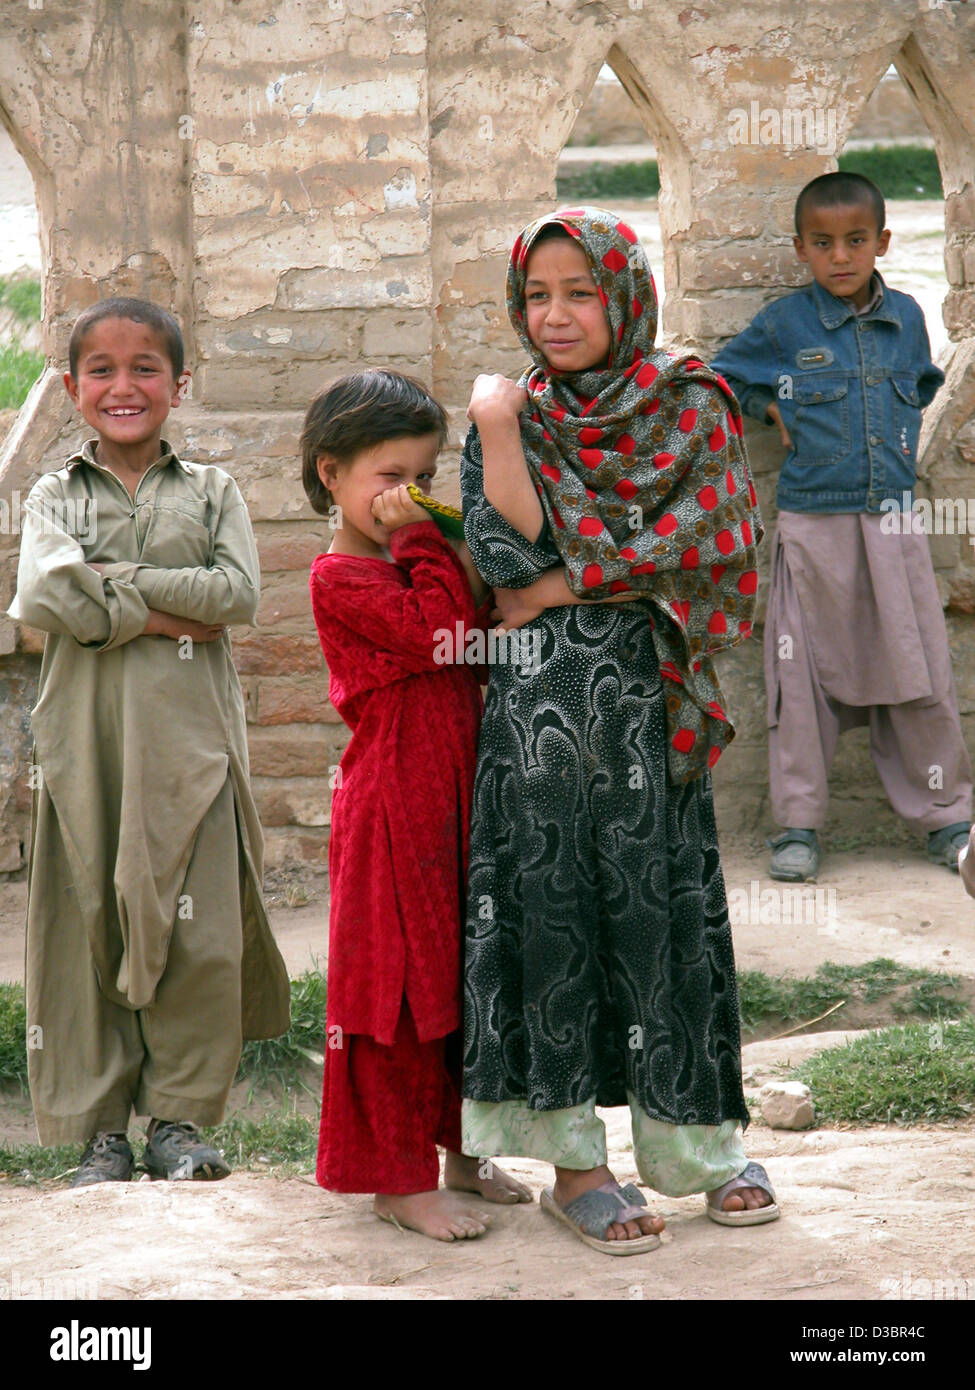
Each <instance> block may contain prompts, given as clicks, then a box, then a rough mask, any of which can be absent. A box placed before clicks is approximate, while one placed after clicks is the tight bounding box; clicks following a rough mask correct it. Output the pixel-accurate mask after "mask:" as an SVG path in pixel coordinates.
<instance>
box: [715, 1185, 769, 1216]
mask: <svg viewBox="0 0 975 1390" xmlns="http://www.w3.org/2000/svg"><path fill="white" fill-rule="evenodd" d="M714 1190H715V1191H717V1188H715V1189H714ZM708 1195H710V1194H708ZM771 1205H772V1198H771V1197H770V1196H769V1195H768V1193H767V1192H766V1191H765V1189H764V1188H761V1187H739V1188H738V1189H737V1190H736V1191H734V1192H729V1193H728V1195H727V1197H726V1198H725V1199H724V1201H723V1202H722V1203H721V1210H722V1211H757V1210H758V1208H759V1207H770V1206H771Z"/></svg>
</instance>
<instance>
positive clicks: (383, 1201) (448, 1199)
mask: <svg viewBox="0 0 975 1390" xmlns="http://www.w3.org/2000/svg"><path fill="white" fill-rule="evenodd" d="M372 1209H373V1211H374V1212H375V1213H376V1215H377V1216H378V1217H380V1218H381V1219H382V1220H383V1221H392V1222H393V1224H394V1225H398V1226H406V1227H408V1228H409V1229H410V1230H411V1231H419V1233H420V1235H421V1236H430V1237H431V1238H432V1239H433V1240H471V1239H473V1238H474V1236H482V1235H483V1234H484V1232H485V1231H486V1230H487V1228H488V1225H489V1223H490V1220H491V1218H490V1217H489V1216H486V1215H485V1214H484V1213H482V1212H479V1211H477V1210H476V1208H475V1207H473V1206H472V1205H471V1204H470V1203H469V1202H465V1201H464V1200H463V1198H461V1197H455V1196H454V1194H453V1193H452V1192H445V1191H444V1190H442V1189H441V1188H434V1190H433V1191H431V1192H410V1193H407V1194H405V1195H404V1194H400V1193H387V1192H377V1193H376V1195H375V1198H374V1199H373V1203H372Z"/></svg>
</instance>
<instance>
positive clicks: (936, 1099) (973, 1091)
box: [793, 1016, 975, 1125]
mask: <svg viewBox="0 0 975 1390" xmlns="http://www.w3.org/2000/svg"><path fill="white" fill-rule="evenodd" d="M973 1057H975V1019H973V1018H972V1017H971V1016H969V1017H967V1018H963V1019H961V1020H959V1021H957V1022H953V1023H951V1022H940V1021H939V1022H937V1023H928V1024H926V1025H925V1024H920V1023H910V1024H907V1025H906V1026H905V1027H902V1028H885V1029H884V1030H883V1031H882V1032H880V1033H874V1034H871V1035H870V1036H869V1037H866V1038H857V1039H856V1041H854V1042H852V1043H849V1044H847V1046H845V1047H830V1048H827V1049H826V1051H825V1052H820V1053H818V1054H817V1056H815V1057H810V1058H809V1059H808V1060H807V1061H805V1062H803V1063H802V1065H801V1066H799V1067H796V1069H795V1071H794V1072H793V1076H795V1077H796V1079H797V1080H799V1081H804V1082H805V1083H806V1085H807V1086H808V1087H809V1088H810V1090H811V1091H812V1093H813V1100H814V1101H815V1103H816V1114H817V1116H818V1117H819V1119H820V1120H826V1121H831V1122H832V1123H834V1124H851V1125H870V1124H895V1125H913V1124H937V1123H939V1122H941V1121H944V1120H962V1119H966V1118H968V1117H969V1116H971V1115H972V1114H975V1063H973V1060H972V1059H973Z"/></svg>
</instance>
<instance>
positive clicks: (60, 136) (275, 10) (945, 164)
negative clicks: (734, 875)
mask: <svg viewBox="0 0 975 1390" xmlns="http://www.w3.org/2000/svg"><path fill="white" fill-rule="evenodd" d="M0 23H2V25H3V31H4V32H3V41H2V43H0V119H2V120H3V121H4V124H6V125H8V127H9V129H10V131H11V134H12V136H13V138H14V140H15V142H16V144H17V147H18V149H19V150H20V152H21V154H22V155H23V157H24V158H25V160H26V161H27V163H28V165H29V167H30V169H31V172H32V175H33V177H34V181H35V188H36V191H37V200H38V206H39V211H40V221H41V239H42V247H43V253H44V261H45V268H44V341H45V348H46V351H47V353H48V356H49V361H51V362H52V363H53V364H55V366H52V368H51V369H50V370H49V371H48V373H47V374H46V375H45V377H44V378H42V380H41V382H40V383H39V384H38V386H37V387H36V388H35V390H34V392H33V394H32V396H31V397H30V399H29V401H28V403H27V404H26V405H25V407H24V409H23V410H22V411H21V414H20V417H19V418H18V421H17V424H16V425H15V427H14V429H13V431H12V433H11V435H10V436H9V437H8V439H7V442H6V444H5V446H4V449H3V452H2V454H0V498H2V499H7V500H8V501H9V500H10V499H12V498H13V497H14V496H15V495H25V494H26V491H27V489H28V488H29V486H30V485H31V483H32V481H33V480H34V479H35V478H36V477H37V476H38V475H39V474H40V473H41V472H43V471H45V470H47V469H50V468H52V467H56V466H58V465H59V463H60V462H61V461H62V460H63V458H64V456H65V455H66V453H67V452H68V451H69V450H70V449H71V448H72V447H73V446H74V445H75V443H76V442H77V440H78V439H79V437H80V435H81V431H79V429H78V425H77V423H76V417H74V416H73V415H72V412H71V410H70V408H69V406H68V403H67V400H66V398H65V396H64V393H63V389H62V387H61V384H60V379H59V371H60V369H61V364H62V362H63V357H64V349H65V346H66V337H67V333H68V331H69V329H70V324H71V322H72V320H73V318H74V317H75V315H76V314H77V313H78V311H79V310H80V309H81V308H82V307H84V306H85V305H86V304H88V303H91V302H92V301H93V300H95V299H97V298H98V297H100V296H104V295H106V294H109V293H136V294H143V295H149V296H151V297H154V298H157V299H159V300H160V301H162V302H163V303H165V304H167V305H169V306H170V307H172V308H173V310H174V311H175V312H176V313H177V314H178V315H179V317H180V318H181V320H182V322H183V323H184V325H185V327H186V332H187V341H188V346H189V351H190V364H191V366H192V367H193V369H194V374H195V375H194V387H193V392H192V396H191V398H190V399H188V400H187V401H185V402H184V404H183V406H182V408H181V409H180V410H179V411H178V412H177V413H176V414H174V416H173V419H172V426H173V428H172V429H171V430H169V431H168V433H169V435H170V436H171V438H172V440H173V442H174V443H175V444H176V445H177V447H179V448H181V449H184V450H185V451H186V453H187V454H188V455H189V456H190V457H193V458H196V459H198V460H200V461H210V462H214V463H218V464H220V465H221V466H222V467H226V468H227V469H229V471H231V472H232V473H233V474H234V476H235V477H236V478H237V480H238V482H239V483H240V486H241V488H242V490H243V493H244V496H245V498H246V500H247V503H248V506H249V508H250V511H251V515H252V517H253V520H254V525H255V530H256V532H257V537H258V544H259V546H260V550H261V558H262V564H263V568H264V592H263V595H262V599H261V608H260V613H259V616H258V626H257V627H256V629H253V630H249V631H246V632H239V633H235V634H234V638H235V646H236V659H237V662H238V665H239V668H240V672H241V680H242V683H243V685H244V689H245V692H246V696H247V706H248V718H249V721H250V748H251V761H252V771H253V774H254V779H255V785H256V788H257V793H258V797H259V800H260V805H261V810H262V814H263V817H264V821H265V825H266V827H267V831H268V842H269V851H270V855H269V857H270V858H271V860H272V861H274V860H278V861H280V860H283V859H286V858H289V857H292V856H298V857H302V858H305V859H311V860H314V859H321V858H323V857H324V855H325V853H326V848H327V820H328V804H329V791H330V788H329V778H330V769H332V768H334V766H335V764H336V763H337V761H338V758H339V757H340V755H341V750H342V747H343V744H344V737H345V735H344V730H343V728H342V726H341V725H340V724H339V723H338V721H337V720H336V717H335V713H334V711H333V710H332V709H331V707H330V706H329V704H328V699H327V686H326V680H325V672H324V670H323V667H322V663H321V659H320V657H319V655H318V651H317V648H316V645H315V634H314V627H313V624H312V621H311V614H310V609H309V605H308V598H307V571H308V565H309V562H310V560H311V558H312V556H313V555H314V554H315V553H316V552H317V551H318V550H319V549H320V548H322V547H323V546H324V545H325V544H326V543H327V532H326V531H325V529H324V527H323V523H322V520H321V519H320V518H316V517H315V516H314V515H313V513H312V512H311V511H310V510H309V509H308V507H307V506H306V504H305V502H304V497H303V494H302V492H301V488H300V482H299V473H298V464H297V433H298V429H299V427H300V419H301V413H302V411H303V408H304V406H305V405H306V403H307V401H308V399H309V398H310V396H311V395H312V394H313V393H314V391H315V390H317V388H318V387H319V385H320V384H321V383H322V381H323V380H324V379H326V378H327V377H329V376H331V375H334V374H336V373H338V372H340V371H343V370H345V369H347V368H349V367H353V366H360V365H362V364H373V365H380V364H382V365H393V366H398V367H400V368H403V369H406V370H409V371H410V372H412V373H414V374H416V375H419V376H420V377H421V378H423V379H425V380H426V381H427V382H429V383H431V384H432V385H433V386H434V387H435V389H436V391H437V392H438V394H439V395H440V396H441V398H442V399H443V400H444V402H445V403H446V404H447V405H448V407H449V409H450V412H451V418H452V420H453V423H454V438H453V440H452V449H451V453H450V456H449V459H448V467H447V468H446V470H445V471H444V473H443V484H442V486H443V493H444V495H445V496H446V497H448V498H450V497H451V496H453V497H454V498H456V487H457V483H456V452H457V444H458V442H459V438H460V435H461V433H462V430H463V424H464V408H465V406H466V402H467V398H468V393H469V390H470V384H471V381H472V379H473V377H474V375H475V374H476V373H477V372H479V371H485V370H502V371H506V372H509V373H516V372H518V371H519V369H520V366H521V363H520V361H519V354H518V351H517V350H516V347H515V343H514V338H513V335H512V334H511V332H510V329H509V327H508V323H507V318H506V316H505V313H504V307H503V282H504V268H505V260H506V255H507V250H508V247H509V246H510V243H511V241H512V239H513V236H514V234H515V232H516V231H517V230H518V228H519V227H520V226H521V225H522V224H523V223H524V222H525V221H526V220H527V219H528V218H529V217H532V216H535V215H536V214H537V213H539V212H540V211H542V210H544V209H546V208H549V207H551V206H552V205H553V203H554V196H555V172H556V167H557V163H558V158H559V155H560V152H561V150H562V147H563V145H564V143H565V141H566V140H567V138H568V136H569V134H570V132H571V130H572V127H573V125H574V123H575V120H576V116H577V114H578V111H579V109H580V107H581V106H582V104H583V103H584V101H585V100H586V99H587V97H588V95H589V93H590V91H591V90H592V87H593V84H594V82H595V80H596V76H597V74H598V72H599V69H600V67H601V66H602V64H603V62H604V61H609V62H610V63H611V64H612V66H613V67H614V69H615V71H616V72H617V74H618V75H619V77H620V79H621V81H622V82H623V84H624V86H625V88H626V90H627V92H628V93H629V95H630V97H631V98H632V100H633V102H634V103H635V106H636V109H637V110H638V112H639V114H640V119H641V120H642V122H643V123H644V125H645V127H646V129H647V131H648V132H649V133H650V135H651V136H652V139H653V142H654V144H655V145H656V147H657V150H658V157H659V160H660V168H661V180H662V188H661V197H660V221H661V228H662V233H663V240H664V247H665V253H664V254H665V260H666V276H667V284H668V291H669V293H668V300H667V309H666V313H665V321H664V325H663V329H664V334H665V341H666V343H667V345H668V346H672V345H689V346H693V347H694V348H695V350H697V351H699V352H701V353H702V354H704V355H708V354H709V353H713V352H714V350H715V349H716V347H717V345H718V343H719V342H720V341H721V340H722V339H723V338H725V337H726V336H727V335H729V334H731V333H734V332H736V331H737V330H738V329H740V328H741V327H742V326H743V325H744V324H745V323H746V322H747V321H748V319H749V318H750V317H751V316H752V315H753V314H754V313H755V311H756V310H757V309H758V308H759V307H760V306H761V305H762V304H764V303H765V302H767V301H768V300H769V299H770V298H773V297H775V296H776V295H778V294H781V293H782V292H783V291H784V290H785V289H788V288H789V287H791V286H794V285H796V284H798V283H800V281H801V279H802V274H801V271H800V268H799V267H798V265H797V264H796V262H795V259H794V257H793V255H792V251H791V248H790V245H789V236H790V231H791V225H790V224H791V212H792V203H793V200H794V196H795V192H796V190H797V189H798V187H800V186H801V184H802V183H803V182H805V181H806V180H807V179H808V178H810V177H812V176H814V175H815V174H818V173H821V172H823V171H825V170H827V169H829V168H832V167H835V165H834V160H833V151H832V150H827V149H825V148H820V147H817V146H816V145H815V144H813V145H812V146H796V147H792V146H790V145H789V144H787V143H779V144H775V143H771V144H770V143H768V142H767V141H764V140H762V139H761V138H758V139H755V140H754V141H752V142H751V143H747V142H746V143H739V142H736V141H735V140H734V139H733V138H732V133H733V130H734V124H733V119H732V116H733V113H734V112H735V111H740V110H742V109H744V110H747V109H748V108H749V105H750V103H751V102H752V101H758V102H760V103H761V106H762V108H763V109H769V108H772V109H776V110H779V111H783V112H784V111H791V112H795V111H796V110H797V109H798V110H800V111H802V110H805V109H808V110H810V111H825V112H827V113H832V117H831V119H832V120H833V121H834V122H835V129H836V132H837V137H838V144H839V146H840V147H841V146H842V143H843V141H844V140H846V139H847V138H848V137H849V136H850V134H851V132H852V131H853V129H854V128H855V126H856V124H857V121H858V120H859V117H860V114H861V112H862V110H863V108H864V105H865V103H866V102H867V100H868V99H869V97H870V95H871V93H872V92H873V91H874V89H875V88H876V87H877V85H878V84H879V83H880V81H881V79H882V78H883V75H884V73H885V72H886V70H887V68H888V67H889V65H890V64H891V63H892V62H893V63H896V65H897V67H898V70H899V71H900V73H901V75H902V77H903V78H904V80H905V82H906V84H907V85H908V87H909V88H910V89H911V91H912V92H913V94H914V97H915V99H916V101H917V105H918V108H919V110H920V112H921V115H922V116H923V118H924V120H925V123H926V125H927V128H928V129H929V131H930V133H931V135H932V136H933V138H934V140H935V143H936V146H937V150H938V154H939V158H940V161H941V165H942V171H943V175H944V182H945V188H946V222H947V242H946V263H947V269H948V278H949V281H950V285H951V289H950V292H949V295H948V299H947V302H946V305H945V315H946V322H947V324H948V326H949V329H950V332H951V335H952V338H953V339H954V341H955V343H956V345H957V347H956V352H955V358H954V361H953V363H952V366H951V368H950V372H949V389H948V390H946V391H945V392H943V393H941V395H940V396H939V398H938V400H937V403H936V404H935V406H934V407H932V410H931V411H930V412H929V417H930V418H929V419H928V420H927V423H926V428H925V442H924V452H923V458H922V472H923V473H924V475H925V477H926V479H927V486H928V487H929V489H931V490H933V491H935V492H939V491H940V492H945V493H947V495H951V496H954V495H966V496H967V494H968V493H969V492H970V491H972V486H971V466H972V463H973V461H975V445H973V432H975V423H973V422H975V387H973V384H972V383H973V373H972V371H971V363H972V353H973V350H975V348H973V344H975V230H973V229H975V190H973V186H972V171H973V169H975V85H973V84H972V82H971V72H972V65H973V62H975V6H962V5H957V4H944V5H937V6H934V7H929V5H928V3H927V0H863V3H862V4H860V5H859V6H856V7H853V8H851V7H850V6H849V5H848V4H846V3H845V0H818V3H817V4H816V5H815V6H811V7H801V8H799V9H797V7H796V6H794V5H792V4H788V3H786V0H756V2H755V3H753V4H750V5H749V6H747V7H727V6H719V5H715V4H713V3H710V0H705V3H701V4H698V5H685V4H681V5H677V4H674V3H670V0H642V3H635V0H605V3H597V4H592V3H586V2H584V0H566V2H565V3H562V4H559V5H552V4H549V3H547V0H523V3H521V4H519V5H518V6H517V7H515V6H511V5H504V4H501V3H499V2H498V0H487V2H486V3H484V4H482V5H479V6H474V7H472V6H470V5H469V4H468V3H466V0H428V3H421V0H402V3H400V4H398V5H397V7H396V8H395V9H393V8H391V7H389V6H388V5H383V4H380V3H376V2H375V0H323V3H321V4H319V5H315V6H309V5H307V4H303V3H301V0H284V2H283V3H276V4H275V5H274V6H268V5H266V4H258V3H257V2H256V0H239V2H238V3H232V0H206V3H201V4H198V5H194V4H186V5H183V6H146V5H144V4H141V3H135V0H92V3H91V4H88V5H85V6H78V5H76V4H73V3H71V0H44V3H43V5H42V6H40V7H39V8H33V7H32V6H30V5H28V4H18V5H16V6H7V7H5V10H4V14H3V17H2V20H0ZM770 436H771V432H768V433H763V432H761V431H757V430H756V431H751V432H750V435H749V443H750V445H751V447H752V458H753V462H754V465H755V470H756V474H757V481H758V486H759V489H760V493H761V497H762V502H763V506H764V510H765V512H766V516H767V519H768V521H769V522H770V523H771V522H772V521H773V520H774V508H773V507H772V505H771V497H772V493H773V491H774V480H775V479H774V475H775V470H776V468H777V466H778V462H779V458H780V455H779V453H778V451H777V449H776V448H775V446H774V440H773V439H772V438H771V437H770ZM17 544H18V538H17V536H16V534H0V610H2V609H3V608H5V607H6V605H7V603H8V602H9V599H10V596H11V595H12V592H13V584H14V577H15V570H16V550H17ZM936 561H937V564H938V575H939V583H940V584H941V587H942V593H943V597H944V599H945V602H946V605H947V606H948V608H949V626H950V631H951V638H952V642H953V648H954V651H955V655H956V678H957V682H958V686H959V695H960V699H961V704H962V709H963V712H964V715H965V719H966V727H967V728H968V729H969V732H972V733H975V727H973V726H972V717H973V715H975V644H973V643H972V641H971V636H972V628H971V622H972V616H971V615H972V613H973V611H975V570H973V564H972V551H971V547H970V546H969V545H968V543H967V539H966V538H965V537H954V538H953V537H943V538H939V544H938V547H937V553H936ZM38 649H39V648H38V641H37V637H36V634H31V633H29V632H27V631H24V630H17V629H16V628H15V627H14V625H13V624H11V623H10V622H9V621H8V620H6V619H2V618H0V699H2V701H3V703H2V705H0V776H2V778H3V781H2V783H0V871H4V870H12V869H17V868H18V866H19V865H20V864H21V863H22V852H21V847H22V844H23V841H24V839H25V836H26V808H27V797H26V794H25V786H24V779H25V775H26V764H27V761H28V756H29V733H28V724H27V711H28V710H29V707H30V703H31V694H30V687H31V682H32V680H33V679H36V668H37V660H38V658H37V651H38ZM728 668H729V669H728V673H727V681H728V688H729V693H730V696H731V702H732V705H733V707H734V708H736V709H737V711H738V712H739V714H740V716H741V720H740V727H741V733H740V739H739V741H738V742H737V743H736V745H735V747H734V749H733V750H732V751H731V753H729V755H728V756H727V757H726V758H725V759H723V760H722V763H721V764H720V766H719V768H718V777H717V790H718V797H719V809H721V811H722V813H723V814H724V815H725V816H728V815H729V813H730V814H731V815H733V817H734V823H735V824H736V825H737V826H743V827H757V826H758V825H760V824H763V823H764V818H765V817H766V815H767V786H766V762H765V730H764V721H763V717H762V696H761V669H760V651H759V645H758V642H757V641H756V642H754V643H752V644H750V645H749V646H748V648H746V649H745V650H744V651H741V652H739V653H736V654H735V656H734V657H733V658H732V660H731V661H730V662H729V663H728ZM861 754H862V750H858V751H856V752H855V754H854V755H851V756H850V757H848V758H845V759H844V764H843V766H842V767H838V768H837V770H836V774H835V777H834V788H835V800H834V806H835V807H836V814H837V815H838V816H841V817H842V816H844V815H846V816H849V817H851V818H852V817H855V818H856V819H857V820H858V821H861V822H862V819H863V816H864V813H865V810H867V811H868V812H869V814H870V815H871V816H883V815H886V814H887V812H886V811H885V810H884V805H885V803H884V800H883V795H882V792H881V789H880V787H879V783H878V782H877V780H876V778H875V777H873V775H872V773H870V772H869V770H866V769H865V767H864V765H863V757H862V756H861Z"/></svg>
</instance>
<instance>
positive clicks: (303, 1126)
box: [203, 1110, 318, 1175]
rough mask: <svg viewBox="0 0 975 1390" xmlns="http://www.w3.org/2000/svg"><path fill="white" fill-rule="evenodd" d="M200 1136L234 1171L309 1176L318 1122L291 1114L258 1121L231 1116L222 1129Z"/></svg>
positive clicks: (205, 1132) (267, 1115) (287, 1111)
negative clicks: (257, 1171) (215, 1149)
mask: <svg viewBox="0 0 975 1390" xmlns="http://www.w3.org/2000/svg"><path fill="white" fill-rule="evenodd" d="M203 1133H204V1134H205V1135H206V1137H207V1142H208V1143H210V1144H213V1145H214V1146H215V1147H216V1148H218V1149H220V1150H221V1151H222V1152H223V1154H224V1156H225V1157H226V1159H227V1162H228V1163H230V1164H231V1165H232V1166H233V1167H234V1168H256V1169H259V1170H263V1171H265V1172H274V1171H277V1172H279V1173H282V1175H287V1174H289V1173H310V1172H312V1171H313V1170H314V1167H315V1156H316V1153H317V1150H318V1121H317V1120H315V1119H312V1118H311V1117H310V1116H308V1115H302V1114H300V1113H297V1112H296V1111H294V1110H281V1111H279V1112H278V1113H276V1114H275V1113H274V1112H272V1113H270V1114H265V1115H262V1116H261V1118H260V1119H259V1120H250V1119H248V1118H247V1117H246V1116H244V1115H231V1116H230V1117H229V1118H228V1119H226V1120H225V1121H224V1122H223V1124H222V1125H217V1126H216V1127H215V1128H213V1129H207V1130H204V1131H203Z"/></svg>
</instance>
